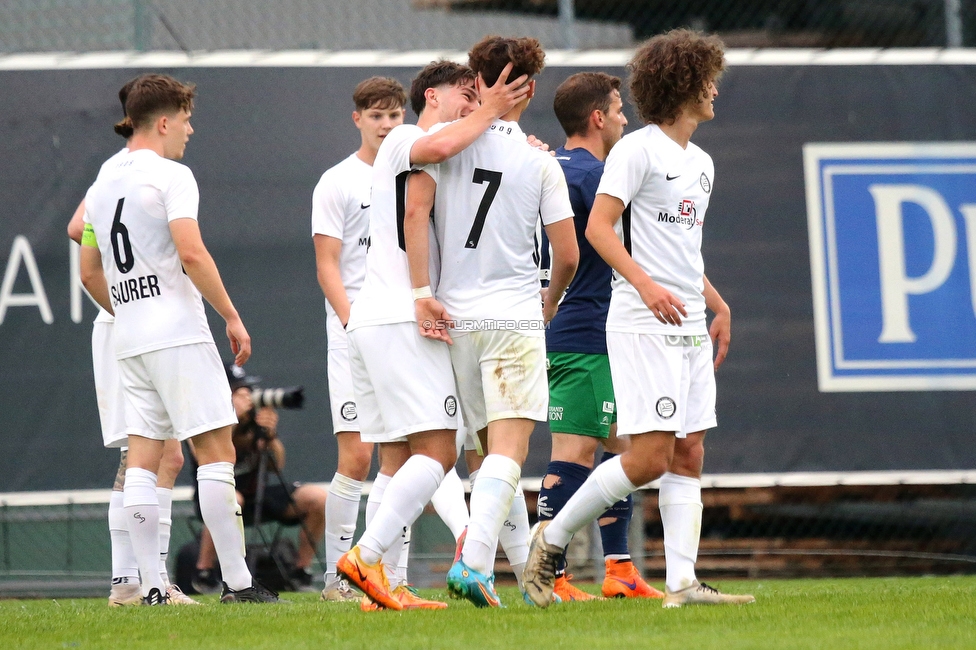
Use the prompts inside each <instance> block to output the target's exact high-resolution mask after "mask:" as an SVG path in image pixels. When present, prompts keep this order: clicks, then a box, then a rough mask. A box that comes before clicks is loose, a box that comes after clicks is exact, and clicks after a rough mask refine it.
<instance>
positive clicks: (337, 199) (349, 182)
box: [312, 77, 407, 601]
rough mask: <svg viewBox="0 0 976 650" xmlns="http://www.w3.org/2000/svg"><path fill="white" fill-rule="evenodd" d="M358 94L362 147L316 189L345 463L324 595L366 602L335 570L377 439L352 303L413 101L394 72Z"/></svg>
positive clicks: (335, 412) (320, 264) (330, 517)
mask: <svg viewBox="0 0 976 650" xmlns="http://www.w3.org/2000/svg"><path fill="white" fill-rule="evenodd" d="M352 97H353V102H354V104H355V110H354V111H353V113H352V121H353V123H354V124H355V125H356V128H357V129H359V133H360V136H361V143H360V146H359V149H358V150H356V152H355V153H353V154H352V155H350V156H348V157H347V158H346V159H345V160H343V161H342V162H340V163H339V164H338V165H336V166H334V167H332V168H330V169H328V170H327V171H326V172H325V173H324V174H322V178H321V179H320V180H319V182H318V184H317V185H316V186H315V191H314V192H313V193H312V238H313V241H314V243H315V260H316V268H317V271H318V280H319V286H321V287H322V292H323V293H324V294H325V298H326V312H327V317H326V323H327V332H328V348H329V356H328V371H329V399H330V401H331V403H332V430H333V432H334V433H335V437H336V444H337V445H338V448H339V462H338V467H337V468H336V473H335V475H334V476H333V477H332V481H331V482H330V484H329V499H328V501H326V505H325V511H326V512H325V563H326V570H325V589H323V590H322V599H323V600H330V601H346V600H356V601H358V600H359V597H358V595H356V593H355V592H353V590H352V589H350V588H349V586H348V584H347V583H346V582H345V580H340V579H338V578H337V577H336V569H335V563H336V560H338V559H339V556H341V555H342V554H343V553H345V552H346V551H348V550H349V549H350V547H351V546H352V538H353V534H354V533H355V531H356V520H357V518H358V516H359V501H360V498H361V495H362V490H363V482H364V481H365V480H366V478H367V476H368V475H369V467H370V463H371V460H372V455H373V443H371V442H363V441H362V439H361V438H360V435H359V419H358V417H357V405H356V397H355V395H354V393H353V389H352V375H351V373H350V370H349V348H348V342H347V340H346V329H345V328H346V324H347V323H348V322H349V308H350V306H351V304H352V302H353V301H354V300H355V298H356V294H358V293H359V289H360V287H362V285H363V278H365V277H366V249H367V248H368V246H369V202H370V186H371V180H372V176H373V169H372V166H373V161H374V160H375V159H376V152H377V151H378V150H379V148H380V144H381V143H382V142H383V138H385V137H386V135H387V134H388V133H389V132H390V131H391V130H392V129H394V128H395V127H397V126H399V125H400V124H403V112H404V106H405V105H406V103H407V94H406V92H405V91H404V89H403V86H402V85H400V82H399V81H397V80H396V79H390V78H386V77H370V78H369V79H365V80H363V81H361V82H360V83H359V84H358V85H357V86H356V88H355V90H354V91H353V94H352Z"/></svg>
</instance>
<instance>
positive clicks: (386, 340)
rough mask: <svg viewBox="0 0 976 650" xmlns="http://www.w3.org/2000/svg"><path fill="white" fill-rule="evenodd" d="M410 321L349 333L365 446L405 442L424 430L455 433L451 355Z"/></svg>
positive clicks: (454, 395) (360, 328)
mask: <svg viewBox="0 0 976 650" xmlns="http://www.w3.org/2000/svg"><path fill="white" fill-rule="evenodd" d="M447 348H448V346H447V344H446V343H444V342H442V341H432V340H430V339H425V338H424V337H422V336H421V335H420V332H419V331H417V324H416V323H414V322H406V323H388V324H384V325H371V326H366V327H359V328H356V329H355V330H353V331H351V332H349V366H350V369H351V371H352V387H353V391H354V392H355V395H356V405H357V407H358V411H359V432H360V434H359V436H360V439H361V440H362V441H363V442H375V443H384V442H403V441H405V440H406V436H409V435H410V434H413V433H420V432H422V431H436V430H440V429H451V430H456V429H457V426H458V419H457V411H458V406H457V403H458V399H457V388H456V387H455V385H454V375H453V373H452V372H451V353H450V352H449V351H448V349H447Z"/></svg>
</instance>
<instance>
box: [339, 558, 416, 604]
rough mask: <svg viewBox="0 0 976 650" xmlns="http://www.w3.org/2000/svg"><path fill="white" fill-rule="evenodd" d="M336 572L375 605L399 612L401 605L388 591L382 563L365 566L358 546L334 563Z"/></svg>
mask: <svg viewBox="0 0 976 650" xmlns="http://www.w3.org/2000/svg"><path fill="white" fill-rule="evenodd" d="M336 572H338V573H341V574H342V575H343V576H345V578H346V580H348V581H349V582H351V583H352V584H354V585H356V586H357V587H359V589H360V590H361V591H362V592H363V593H364V594H366V595H367V596H369V597H370V598H371V599H372V600H374V601H376V604H378V605H382V606H383V607H386V608H387V609H394V610H397V611H400V610H402V609H403V605H401V604H400V601H399V599H397V597H396V596H394V595H393V593H392V592H391V591H390V583H389V581H388V580H387V579H386V571H384V570H383V562H382V561H380V562H377V563H376V564H366V563H365V562H363V558H362V556H360V554H359V546H358V545H357V546H353V547H352V548H351V549H350V550H349V551H347V552H346V553H344V554H343V555H342V556H341V557H340V558H339V560H338V561H337V562H336Z"/></svg>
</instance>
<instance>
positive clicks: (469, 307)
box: [424, 120, 573, 336]
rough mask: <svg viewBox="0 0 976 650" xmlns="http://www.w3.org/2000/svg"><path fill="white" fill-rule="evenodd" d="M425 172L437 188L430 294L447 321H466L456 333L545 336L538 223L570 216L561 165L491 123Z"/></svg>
mask: <svg viewBox="0 0 976 650" xmlns="http://www.w3.org/2000/svg"><path fill="white" fill-rule="evenodd" d="M424 171H426V172H427V173H429V174H430V175H431V176H432V177H433V178H434V180H435V181H436V182H437V198H436V199H435V201H434V231H435V232H436V233H437V242H438V245H439V247H440V255H441V260H440V267H441V268H440V281H439V282H438V284H437V290H436V292H435V293H436V296H437V299H438V300H439V301H440V302H441V304H442V305H443V306H444V309H445V310H446V311H447V313H448V315H450V316H451V318H452V319H454V320H456V321H457V320H465V321H468V323H466V324H464V325H461V326H459V329H514V330H518V331H522V332H524V333H526V334H531V335H535V336H544V335H545V330H544V329H543V327H542V306H541V299H540V295H539V264H538V252H537V250H536V224H537V223H538V222H539V218H540V216H541V219H542V224H543V226H547V225H549V224H552V223H555V222H557V221H561V220H563V219H570V218H572V216H573V207H572V205H571V204H570V201H569V190H568V188H567V186H566V178H565V176H563V171H562V168H561V167H560V166H559V163H558V162H557V161H556V159H555V158H553V157H552V156H551V155H550V154H549V153H546V152H543V151H540V150H538V149H535V148H533V147H530V146H529V145H528V143H526V138H525V134H524V133H523V132H522V129H520V128H519V125H518V123H517V122H505V121H502V120H496V121H495V123H494V124H492V125H491V127H490V128H489V129H488V130H487V131H486V132H485V133H484V134H483V135H482V136H481V137H479V138H478V139H477V140H475V141H474V143H473V144H472V145H471V146H470V147H468V148H467V149H465V150H464V151H462V152H461V153H459V154H458V155H456V156H454V157H453V158H451V159H450V160H447V161H445V162H443V163H441V164H439V165H429V166H428V167H426V168H424ZM499 321H504V322H505V323H506V324H504V325H500V324H499ZM479 322H480V323H481V324H480V325H478V323H479ZM527 322H531V323H532V324H531V325H529V326H525V325H519V324H518V323H523V324H524V323H527ZM512 323H516V325H515V326H513V325H512Z"/></svg>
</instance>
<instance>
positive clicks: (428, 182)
mask: <svg viewBox="0 0 976 650" xmlns="http://www.w3.org/2000/svg"><path fill="white" fill-rule="evenodd" d="M544 60H545V53H544V52H543V51H542V47H541V46H540V45H539V42H538V41H537V40H536V39H534V38H501V37H497V36H491V37H486V38H485V39H482V40H481V41H480V42H478V43H477V44H476V45H475V46H474V47H473V48H472V49H471V52H470V53H469V57H468V65H469V66H470V67H471V69H472V70H474V71H475V72H477V73H479V75H480V77H479V83H492V84H493V83H496V82H500V81H505V80H508V79H509V78H510V77H512V76H519V75H526V76H527V77H529V79H530V81H529V82H528V86H529V92H528V94H527V95H526V97H525V99H523V100H522V102H520V103H519V104H518V105H516V106H514V107H512V110H510V111H508V112H507V113H505V114H504V115H502V116H500V117H499V119H498V120H495V122H494V123H493V124H492V125H491V127H489V129H488V130H487V131H486V132H485V134H484V135H482V136H481V137H480V138H478V139H477V140H476V141H475V142H474V143H473V144H472V145H471V146H470V147H468V148H467V149H465V150H464V151H463V152H461V153H460V154H459V155H457V156H455V157H454V158H451V159H449V160H447V161H445V162H444V163H441V164H440V165H431V166H428V167H425V168H424V170H423V173H420V174H417V175H416V177H413V178H411V179H410V182H409V187H408V191H407V205H408V208H407V215H406V222H409V224H408V223H406V222H405V224H404V229H405V230H407V229H408V225H409V227H410V228H411V230H410V232H413V233H416V234H415V238H409V236H408V245H407V251H408V253H409V254H410V255H411V268H410V271H411V281H412V282H413V286H414V292H415V295H416V296H417V298H418V300H417V309H416V311H417V322H418V325H419V328H420V331H421V333H422V334H423V335H424V336H425V337H430V338H433V339H435V340H436V339H442V340H445V341H451V340H452V337H453V345H452V346H451V360H452V362H453V365H454V374H455V378H456V380H457V384H458V392H459V396H460V400H461V408H462V411H463V413H464V419H465V422H466V423H467V424H468V426H470V427H471V428H472V429H474V430H476V431H479V432H482V433H483V430H485V429H486V428H487V447H486V451H487V454H486V456H485V460H484V462H483V463H482V465H481V469H480V470H479V472H478V480H477V481H476V482H475V484H474V487H473V488H472V491H471V521H470V523H469V524H468V533H467V538H466V540H465V542H464V545H463V547H462V549H461V554H460V557H459V558H458V559H457V561H456V562H455V563H454V565H453V566H452V567H451V570H450V571H449V573H448V574H447V585H448V589H449V590H450V591H451V592H452V593H453V594H454V595H456V596H459V597H462V598H467V599H468V600H470V601H471V602H472V603H474V604H475V605H476V606H479V607H498V606H499V605H500V604H501V603H500V601H499V599H498V594H497V593H496V592H495V588H494V570H493V567H494V549H495V544H496V540H497V538H498V533H499V531H500V530H501V527H502V525H503V523H504V521H505V518H506V516H507V515H508V513H509V509H510V508H511V505H512V500H513V498H514V496H515V492H516V489H517V488H518V485H519V480H520V478H521V467H522V463H523V462H524V461H525V457H526V455H527V453H528V447H529V437H530V435H531V433H532V430H533V429H534V428H535V424H536V422H544V421H545V420H546V418H547V410H548V403H549V389H548V384H547V382H546V367H545V363H546V347H545V338H544V332H545V330H544V322H546V321H548V320H550V319H551V318H552V316H553V315H554V314H555V311H556V305H557V304H558V302H559V299H560V298H561V297H562V295H563V292H564V291H565V289H566V287H567V286H568V285H569V282H570V280H571V279H572V277H573V274H574V273H575V271H576V264H577V260H578V257H579V249H578V247H577V244H576V235H575V231H574V229H573V220H572V216H573V209H572V206H571V205H570V202H569V192H568V189H567V187H566V179H565V178H564V176H563V172H562V169H560V167H559V163H558V162H556V160H555V158H553V157H552V156H551V155H550V154H548V153H546V152H543V151H540V150H539V149H536V148H533V147H531V146H530V145H529V144H528V142H527V141H526V136H525V134H524V133H523V132H522V130H521V129H520V128H519V125H518V120H519V118H520V117H521V115H522V113H523V111H524V110H525V108H526V107H527V106H528V103H529V101H530V100H531V98H532V96H533V94H534V92H535V80H534V79H532V77H533V76H535V75H536V74H538V73H539V72H540V71H541V70H542V67H543V65H544ZM508 62H512V64H514V65H513V66H512V69H511V71H510V72H509V71H508V68H507V66H506V64H507V63H508ZM496 80H497V81H496ZM435 193H436V201H434V195H435ZM431 206H433V207H434V228H435V231H436V235H437V245H438V246H439V248H440V257H441V273H440V279H439V280H438V281H437V283H436V294H435V297H431V296H430V295H429V293H430V289H429V287H427V285H428V283H429V280H430V279H429V278H428V277H427V275H426V265H427V250H426V249H425V248H424V238H423V236H422V235H423V234H424V229H425V227H426V223H427V219H426V215H427V214H429V210H430V207H431ZM540 215H541V218H542V224H543V227H544V228H545V230H546V232H547V233H548V235H549V238H550V241H551V242H552V248H553V265H552V277H551V284H550V288H549V293H548V295H547V296H546V304H545V307H544V309H543V307H542V306H541V302H540V295H539V279H538V278H539V270H538V263H537V260H536V258H535V228H536V223H537V221H538V220H539V218H540ZM414 224H416V225H414ZM411 244H413V247H411ZM425 294H426V297H425ZM448 328H450V329H448Z"/></svg>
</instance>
